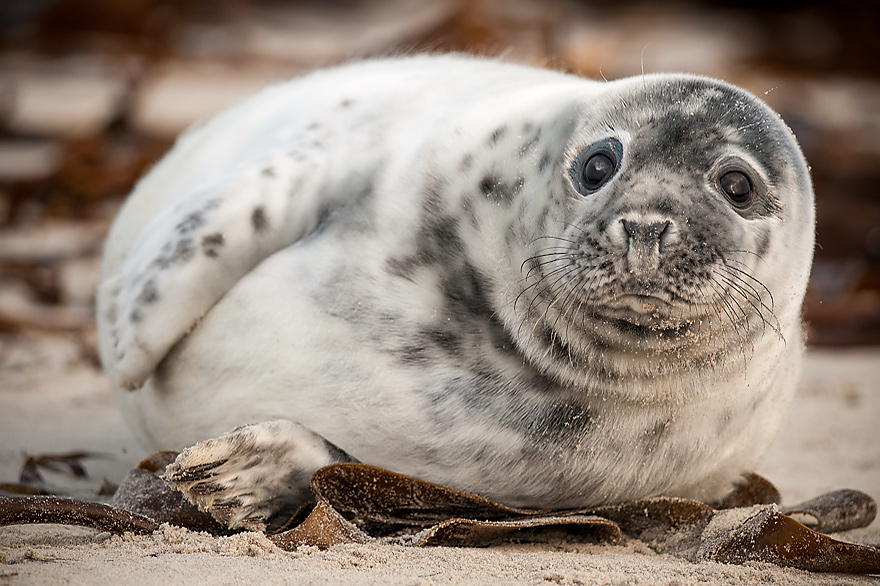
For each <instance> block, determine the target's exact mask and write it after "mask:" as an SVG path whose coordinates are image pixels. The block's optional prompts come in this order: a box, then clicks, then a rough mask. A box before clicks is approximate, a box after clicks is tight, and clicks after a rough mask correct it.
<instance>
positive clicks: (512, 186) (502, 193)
mask: <svg viewBox="0 0 880 586" xmlns="http://www.w3.org/2000/svg"><path fill="white" fill-rule="evenodd" d="M524 184H525V179H523V178H522V177H514V178H513V180H512V181H510V182H509V183H508V182H506V181H502V180H501V179H499V178H498V177H497V176H495V175H486V176H484V177H483V178H482V179H481V180H480V185H479V186H480V193H482V194H483V195H484V196H485V197H487V198H492V199H496V200H499V201H504V202H510V201H511V200H512V199H513V198H514V197H516V196H517V195H519V193H520V191H522V188H523V185H524Z"/></svg>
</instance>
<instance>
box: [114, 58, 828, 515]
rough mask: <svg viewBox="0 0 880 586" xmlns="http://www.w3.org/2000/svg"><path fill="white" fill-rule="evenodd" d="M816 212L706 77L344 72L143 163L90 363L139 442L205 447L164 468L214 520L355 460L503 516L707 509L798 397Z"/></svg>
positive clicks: (282, 498)
mask: <svg viewBox="0 0 880 586" xmlns="http://www.w3.org/2000/svg"><path fill="white" fill-rule="evenodd" d="M813 207H814V206H813V194H812V187H811V182H810V178H809V172H808V168H807V165H806V162H805V160H804V158H803V156H802V154H801V151H800V148H799V147H798V145H797V142H796V141H795V138H794V137H793V135H792V133H791V132H790V131H789V129H788V128H787V127H786V126H785V124H784V123H783V121H782V120H781V119H780V118H779V116H778V115H777V114H776V113H774V112H773V111H772V110H771V109H770V108H769V107H767V106H766V105H765V104H764V103H763V102H761V101H760V100H759V99H758V98H756V97H755V96H753V95H751V94H749V93H747V92H745V91H743V90H741V89H739V88H736V87H734V86H731V85H728V84H726V83H724V82H721V81H718V80H714V79H709V78H706V77H698V76H693V75H679V74H676V75H672V74H657V75H644V76H638V77H633V78H628V79H622V80H619V81H613V82H605V83H600V82H595V81H590V80H586V79H583V78H580V77H577V76H574V75H568V74H564V73H561V72H557V71H549V70H544V69H539V68H532V67H526V66H521V65H516V64H510V63H504V62H500V61H496V60H488V59H480V58H469V57H464V56H455V55H447V56H412V57H404V58H391V59H382V60H372V61H364V62H358V63H352V64H348V65H344V66H340V67H336V68H333V69H328V70H324V71H319V72H315V73H312V74H310V75H306V76H304V77H302V78H299V79H296V80H293V81H290V82H287V83H282V84H280V85H277V86H274V87H270V88H268V89H266V90H264V91H263V92H262V93H260V94H258V95H257V96H255V97H253V98H252V99H250V100H248V101H246V102H244V103H243V104H241V105H238V106H236V107H233V108H231V109H230V110H228V111H226V112H224V113H222V114H220V115H219V116H217V117H216V118H214V119H213V120H211V121H209V122H208V123H206V124H204V125H203V126H200V127H198V128H196V129H194V130H192V131H190V132H188V133H187V134H185V135H184V136H183V137H182V138H181V139H180V140H179V141H178V143H177V144H176V146H175V147H174V148H173V149H172V150H171V152H170V153H169V154H168V155H167V156H166V157H165V158H164V159H163V160H162V161H161V162H160V163H158V164H157V165H156V167H155V168H154V169H153V170H152V171H150V172H149V173H148V174H147V175H146V177H145V178H144V179H142V180H141V182H140V183H139V184H138V185H137V186H136V188H135V190H134V192H133V193H132V194H131V196H130V197H129V199H128V201H127V202H126V203H125V205H124V206H123V208H122V210H121V212H120V214H119V217H118V218H117V220H116V222H115V224H114V225H113V227H112V230H111V232H110V234H109V237H108V240H107V244H106V250H105V256H104V259H103V264H102V271H101V285H100V290H99V293H98V320H99V332H100V350H101V358H102V361H103V364H104V366H105V368H106V370H107V372H108V373H109V375H110V377H111V379H112V381H113V383H114V386H115V387H116V388H117V389H118V395H119V397H120V400H121V404H122V408H123V411H124V413H125V416H126V417H127V419H128V421H129V423H130V424H131V426H132V427H133V429H134V430H135V432H136V433H137V435H138V436H139V438H140V440H141V441H142V443H143V444H144V445H145V446H147V447H149V448H150V449H180V448H183V447H184V446H187V445H191V444H194V443H196V442H201V443H198V444H197V445H195V446H194V447H191V448H189V449H187V450H185V451H184V452H183V453H182V454H181V455H180V457H179V458H178V460H177V462H175V463H174V464H173V465H172V466H170V467H169V469H168V470H167V471H166V475H165V476H166V478H167V479H169V480H170V481H171V482H173V483H175V485H176V486H178V487H179V488H181V489H182V490H183V491H184V492H185V493H186V494H187V495H188V497H189V498H190V499H192V500H193V501H194V502H196V503H197V504H198V505H199V506H200V507H202V508H203V509H205V510H208V511H211V512H212V514H214V516H215V517H217V518H218V519H220V520H223V521H225V522H227V523H228V524H229V525H230V526H232V527H247V528H262V527H264V526H265V523H266V522H267V520H268V519H269V518H271V517H272V516H273V515H274V514H277V513H279V512H282V511H286V510H290V509H292V508H295V507H296V506H297V505H298V504H299V503H301V502H303V501H304V500H305V499H306V498H307V497H308V478H309V476H310V475H311V473H312V472H313V471H314V470H316V469H317V468H319V467H321V466H323V465H326V464H330V463H334V462H340V461H349V460H358V461H361V462H364V463H368V464H373V465H376V466H381V467H384V468H387V469H390V470H394V471H396V472H400V473H404V474H408V475H412V476H416V477H419V478H422V479H424V480H428V481H433V482H437V483H441V484H445V485H448V486H451V487H454V488H458V489H461V490H467V491H471V492H475V493H478V494H481V495H484V496H486V497H489V498H492V499H494V500H497V501H500V502H503V503H506V504H509V505H514V506H526V507H555V508H565V507H587V506H593V505H601V504H606V503H613V502H620V501H625V500H629V499H635V498H640V497H648V496H652V495H659V494H663V495H670V496H683V497H690V498H696V499H700V500H704V501H707V502H711V501H713V500H714V499H717V498H719V497H720V496H722V495H723V494H724V493H726V492H727V491H728V490H729V489H730V488H731V487H732V485H733V483H735V482H736V480H737V479H738V478H739V477H740V475H741V474H742V473H743V472H744V471H748V470H750V469H751V468H752V467H753V466H754V465H755V464H756V462H757V460H758V458H759V457H760V455H761V454H762V452H763V451H764V449H765V448H766V447H767V445H768V443H769V442H770V440H771V438H772V437H773V436H774V433H775V431H776V429H777V426H778V424H779V421H780V418H781V417H782V415H783V413H784V411H785V407H786V404H787V403H788V402H789V399H790V397H791V395H792V392H793V389H794V387H795V384H796V380H797V374H798V368H799V362H800V358H801V354H802V348H803V341H802V326H801V319H800V313H801V304H802V299H803V296H804V291H805V288H806V284H807V278H808V274H809V271H810V264H811V259H812V250H813V243H814V236H813V234H814V210H813ZM238 426H244V427H238ZM224 432H229V433H226V434H225V435H221V434H224ZM217 436H219V437H217ZM211 438H213V439H211Z"/></svg>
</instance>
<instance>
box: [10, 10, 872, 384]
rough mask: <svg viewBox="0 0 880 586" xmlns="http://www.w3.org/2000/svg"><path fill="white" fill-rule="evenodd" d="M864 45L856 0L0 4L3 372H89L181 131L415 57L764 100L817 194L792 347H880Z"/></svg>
mask: <svg viewBox="0 0 880 586" xmlns="http://www.w3.org/2000/svg"><path fill="white" fill-rule="evenodd" d="M878 28H880V3H878V2H875V1H856V0H848V1H843V2H835V3H824V2H812V3H811V2H781V3H780V2H777V3H767V2H757V1H753V2H729V3H724V2H721V3H719V2H711V3H710V2H705V3H699V2H690V3H683V2H682V3H662V2H661V3H658V2H613V3H612V2H587V1H582V2H575V1H573V0H551V1H541V0H386V1H377V0H344V1H338V2H332V1H327V0H325V1H317V0H315V1H305V0H303V1H291V2H279V1H267V0H263V1H254V2H247V1H245V0H180V1H172V0H125V1H120V0H3V2H2V5H0V369H2V368H7V369H8V368H16V367H20V366H23V365H26V364H29V363H33V362H34V361H45V360H46V359H47V358H46V356H48V355H47V354H45V353H44V350H45V348H46V347H47V345H48V346H52V345H53V344H54V345H55V351H54V352H51V353H50V354H51V356H52V357H53V358H52V359H51V360H53V361H55V362H56V363H58V362H60V363H65V362H70V361H82V360H89V361H92V362H94V363H95V364H96V363H97V358H96V349H95V345H96V344H95V332H94V326H93V307H92V305H93V301H94V289H95V286H96V280H97V268H98V263H99V258H100V252H101V244H102V240H103V237H104V234H105V233H106V230H107V228H108V227H109V223H110V221H111V220H112V217H113V215H114V214H115V212H116V210H117V209H118V207H119V205H120V203H121V202H122V200H123V199H124V197H125V195H126V194H127V193H128V191H129V190H130V189H131V187H132V185H133V184H134V182H135V181H136V180H137V178H138V177H139V176H140V175H141V174H142V173H143V172H144V171H145V170H146V169H148V168H149V167H150V165H151V164H153V163H154V162H155V161H156V160H157V159H158V158H159V157H161V155H162V154H163V153H164V152H165V151H166V150H167V149H168V148H169V147H170V145H171V144H172V142H173V140H174V137H175V136H176V135H177V134H178V133H179V132H181V131H182V130H183V129H184V128H185V127H186V126H188V125H189V124H191V123H193V122H195V121H198V120H201V119H204V118H205V117H207V116H209V115H211V114H212V113H214V112H217V111H218V110H220V109H222V108H223V107H225V106H227V105H229V104H231V103H234V102H236V101H239V100H241V99H242V98H244V97H246V96H247V95H249V94H251V93H253V92H255V91H256V90H258V89H259V88H261V87H263V86H264V85H266V84H268V83H271V82H273V81H278V80H282V79H286V78H289V77H292V76H294V75H297V74H300V73H302V72H305V71H308V70H310V69H313V68H315V67H319V66H325V65H330V64H334V63H338V62H340V61H344V60H347V59H350V58H357V57H363V56H371V55H387V54H394V53H401V52H413V51H426V50H427V51H465V52H472V53H478V54H489V55H500V56H504V57H506V58H510V59H514V60H517V61H523V62H527V63H533V64H539V65H546V66H550V67H556V68H560V69H564V70H568V71H572V72H577V73H580V74H582V75H585V76H589V77H593V78H597V79H600V78H602V77H605V78H608V79H612V78H617V77H622V76H626V75H633V74H638V73H641V72H643V71H644V72H655V71H673V70H675V71H690V72H694V73H702V74H707V75H712V76H715V77H721V78H724V79H727V80H728V81H731V82H733V83H736V84H738V85H741V86H743V87H746V88H747V89H749V90H751V91H752V92H754V93H756V94H758V95H760V96H762V97H764V98H765V99H766V100H767V101H768V102H769V103H770V105H771V106H773V107H774V108H775V109H776V110H778V111H779V112H780V113H781V114H782V116H783V118H785V120H786V121H787V122H788V124H789V125H790V126H791V128H792V130H794V132H795V134H796V135H797V136H798V139H799V140H800V141H801V144H802V145H803V147H804V150H805V151H806V155H807V159H808V160H809V161H810V163H811V165H812V170H813V179H814V182H815V185H816V194H817V198H818V217H819V226H818V242H819V245H818V248H817V251H816V263H815V267H814V270H813V275H812V281H811V286H810V290H809V292H808V299H807V305H806V310H805V312H806V318H807V321H808V325H809V341H810V343H811V344H813V345H856V344H874V345H877V344H880V58H878V56H880V35H878V34H877V32H876V31H877V30H878ZM50 362H51V361H50ZM62 366H63V364H62ZM47 368H52V364H49V365H48V366H47Z"/></svg>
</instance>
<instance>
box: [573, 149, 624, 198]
mask: <svg viewBox="0 0 880 586" xmlns="http://www.w3.org/2000/svg"><path fill="white" fill-rule="evenodd" d="M622 155H623V145H621V144H620V141H619V140H617V139H616V138H607V139H605V140H603V141H601V142H597V143H596V144H594V145H592V146H589V147H587V148H585V149H584V150H582V151H581V152H580V153H578V156H577V158H576V159H575V161H574V164H573V165H572V167H571V171H570V174H571V180H572V183H574V187H575V189H577V190H578V192H580V193H581V194H582V195H590V194H592V193H593V192H595V191H596V190H598V189H599V188H600V187H602V186H603V185H605V184H606V183H608V181H610V180H611V178H612V177H614V174H615V173H617V169H618V167H619V166H620V160H621V158H622Z"/></svg>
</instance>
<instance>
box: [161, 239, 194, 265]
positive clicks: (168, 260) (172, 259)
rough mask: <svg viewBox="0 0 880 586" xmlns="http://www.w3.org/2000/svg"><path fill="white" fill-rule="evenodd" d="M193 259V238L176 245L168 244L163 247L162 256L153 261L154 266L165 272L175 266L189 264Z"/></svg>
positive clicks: (182, 240)
mask: <svg viewBox="0 0 880 586" xmlns="http://www.w3.org/2000/svg"><path fill="white" fill-rule="evenodd" d="M192 257H193V246H192V238H181V239H180V240H178V241H177V242H175V243H174V244H172V243H170V242H168V243H166V244H165V245H164V246H162V249H161V255H160V256H159V257H158V258H156V260H154V261H153V263H152V265H153V266H156V267H158V268H159V269H160V270H165V269H168V268H170V267H172V266H174V265H177V264H180V263H185V262H189V261H190V259H192Z"/></svg>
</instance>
